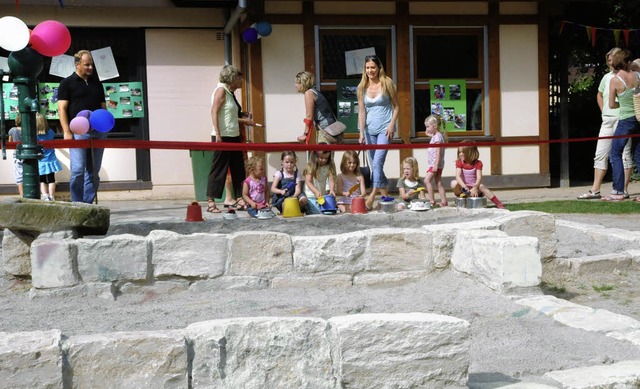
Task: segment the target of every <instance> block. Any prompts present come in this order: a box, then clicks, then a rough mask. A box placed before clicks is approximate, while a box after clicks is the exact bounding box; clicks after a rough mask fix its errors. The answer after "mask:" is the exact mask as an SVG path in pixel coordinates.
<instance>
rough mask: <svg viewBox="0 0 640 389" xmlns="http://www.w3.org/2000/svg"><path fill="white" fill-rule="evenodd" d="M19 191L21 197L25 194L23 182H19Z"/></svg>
mask: <svg viewBox="0 0 640 389" xmlns="http://www.w3.org/2000/svg"><path fill="white" fill-rule="evenodd" d="M18 193H19V194H20V197H23V196H24V193H23V192H22V184H18Z"/></svg>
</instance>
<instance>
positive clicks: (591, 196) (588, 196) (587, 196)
mask: <svg viewBox="0 0 640 389" xmlns="http://www.w3.org/2000/svg"><path fill="white" fill-rule="evenodd" d="M601 197H602V196H600V192H592V191H588V192H587V193H583V194H581V195H580V196H578V200H598V199H600V198H601Z"/></svg>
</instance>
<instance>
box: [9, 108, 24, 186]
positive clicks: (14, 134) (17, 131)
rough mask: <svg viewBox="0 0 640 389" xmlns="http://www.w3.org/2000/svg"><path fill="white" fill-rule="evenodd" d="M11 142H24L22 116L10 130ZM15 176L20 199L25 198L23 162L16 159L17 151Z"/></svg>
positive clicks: (14, 166)
mask: <svg viewBox="0 0 640 389" xmlns="http://www.w3.org/2000/svg"><path fill="white" fill-rule="evenodd" d="M8 141H9V142H18V143H21V142H22V115H21V114H18V115H17V116H16V126H15V127H13V128H11V129H10V130H9V139H8ZM13 176H14V177H15V179H16V185H17V186H18V193H20V197H22V196H23V192H22V160H21V159H18V158H16V151H15V150H14V151H13Z"/></svg>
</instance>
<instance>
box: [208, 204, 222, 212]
mask: <svg viewBox="0 0 640 389" xmlns="http://www.w3.org/2000/svg"><path fill="white" fill-rule="evenodd" d="M207 212H209V213H222V211H221V210H220V209H219V208H218V207H217V206H216V203H209V206H208V207H207Z"/></svg>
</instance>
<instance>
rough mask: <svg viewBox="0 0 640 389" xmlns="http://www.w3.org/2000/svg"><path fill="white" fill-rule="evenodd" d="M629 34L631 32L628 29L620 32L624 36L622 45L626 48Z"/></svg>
mask: <svg viewBox="0 0 640 389" xmlns="http://www.w3.org/2000/svg"><path fill="white" fill-rule="evenodd" d="M629 32H631V30H629V29H625V30H622V35H624V43H625V44H626V45H627V46H629Z"/></svg>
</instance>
